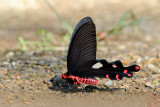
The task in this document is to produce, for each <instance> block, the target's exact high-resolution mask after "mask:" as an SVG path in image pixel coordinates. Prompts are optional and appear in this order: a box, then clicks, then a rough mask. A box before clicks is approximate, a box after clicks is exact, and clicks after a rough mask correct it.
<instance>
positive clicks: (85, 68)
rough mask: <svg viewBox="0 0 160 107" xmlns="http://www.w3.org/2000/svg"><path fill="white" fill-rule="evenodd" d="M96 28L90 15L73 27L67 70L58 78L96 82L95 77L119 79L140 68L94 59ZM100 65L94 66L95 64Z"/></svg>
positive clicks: (78, 81) (81, 82) (78, 82)
mask: <svg viewBox="0 0 160 107" xmlns="http://www.w3.org/2000/svg"><path fill="white" fill-rule="evenodd" d="M96 45H97V41H96V28H95V24H94V23H93V21H92V19H91V18H90V17H85V18H83V19H82V20H81V21H80V22H79V23H78V24H77V25H76V27H75V29H74V32H73V34H72V37H71V42H70V45H69V48H68V55H67V68H68V72H67V73H65V74H61V76H60V78H61V79H65V80H68V81H69V82H70V83H74V84H97V83H98V81H97V80H96V79H95V77H100V78H109V79H111V80H121V79H122V78H123V77H128V78H131V77H132V76H133V72H137V71H139V70H140V67H139V66H138V65H132V66H129V67H124V66H123V65H122V63H121V61H120V60H117V61H114V62H107V61H106V60H105V59H100V60H97V59H96ZM97 63H99V64H101V67H99V68H95V67H94V65H95V64H97Z"/></svg>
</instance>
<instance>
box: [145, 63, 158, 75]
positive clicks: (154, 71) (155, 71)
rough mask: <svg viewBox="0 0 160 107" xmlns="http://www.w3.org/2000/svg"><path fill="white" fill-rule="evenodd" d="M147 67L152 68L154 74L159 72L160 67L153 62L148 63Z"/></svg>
mask: <svg viewBox="0 0 160 107" xmlns="http://www.w3.org/2000/svg"><path fill="white" fill-rule="evenodd" d="M147 68H148V69H149V70H151V71H152V72H153V73H154V74H157V73H159V69H158V68H157V67H156V66H155V65H153V64H148V65H147Z"/></svg>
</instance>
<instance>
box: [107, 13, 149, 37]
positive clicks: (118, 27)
mask: <svg viewBox="0 0 160 107" xmlns="http://www.w3.org/2000/svg"><path fill="white" fill-rule="evenodd" d="M148 18H149V17H142V18H136V15H135V14H134V13H133V12H131V11H126V12H125V13H124V14H122V16H121V17H120V18H119V20H118V21H117V23H116V24H115V25H114V26H113V27H112V28H111V29H109V30H108V31H107V34H108V35H113V34H116V33H120V32H121V31H123V30H124V29H125V28H126V27H129V26H134V25H137V24H138V23H140V22H142V21H144V20H146V19H148ZM127 19H130V20H129V21H128V20H127Z"/></svg>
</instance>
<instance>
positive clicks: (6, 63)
mask: <svg viewBox="0 0 160 107" xmlns="http://www.w3.org/2000/svg"><path fill="white" fill-rule="evenodd" d="M9 64H10V63H9V62H2V67H4V68H7V67H9Z"/></svg>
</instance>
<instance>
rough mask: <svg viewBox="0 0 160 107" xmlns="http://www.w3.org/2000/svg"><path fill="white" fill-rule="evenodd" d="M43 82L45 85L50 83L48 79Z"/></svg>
mask: <svg viewBox="0 0 160 107" xmlns="http://www.w3.org/2000/svg"><path fill="white" fill-rule="evenodd" d="M43 83H44V84H47V85H50V84H51V82H50V81H48V80H43Z"/></svg>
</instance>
